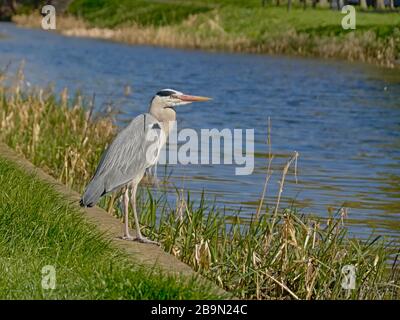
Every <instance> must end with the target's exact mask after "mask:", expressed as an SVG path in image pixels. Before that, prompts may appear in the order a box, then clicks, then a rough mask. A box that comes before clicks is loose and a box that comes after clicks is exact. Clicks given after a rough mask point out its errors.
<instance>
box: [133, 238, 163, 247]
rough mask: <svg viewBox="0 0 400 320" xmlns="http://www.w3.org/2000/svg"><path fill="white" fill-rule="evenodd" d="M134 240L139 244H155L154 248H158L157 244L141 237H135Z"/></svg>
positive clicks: (158, 244)
mask: <svg viewBox="0 0 400 320" xmlns="http://www.w3.org/2000/svg"><path fill="white" fill-rule="evenodd" d="M135 240H136V241H139V242H141V243H149V244H155V245H156V246H160V243H159V242H157V241H153V240H150V239H147V238H146V237H143V236H142V237H137V238H136V239H135Z"/></svg>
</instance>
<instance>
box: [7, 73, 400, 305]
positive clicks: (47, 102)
mask: <svg viewBox="0 0 400 320" xmlns="http://www.w3.org/2000/svg"><path fill="white" fill-rule="evenodd" d="M0 78H1V77H0ZM18 78H19V80H18V79H17V80H15V81H14V85H13V86H11V87H7V86H5V85H0V139H1V140H2V141H5V142H6V143H7V144H8V145H9V146H11V147H12V148H14V149H15V150H17V151H18V152H20V153H21V154H22V155H24V156H25V157H27V158H28V159H29V160H31V161H32V162H34V163H35V164H36V165H38V166H40V167H41V168H44V169H45V170H46V171H47V172H48V173H50V174H51V175H53V176H54V177H55V178H56V179H58V180H60V181H63V182H64V183H66V184H67V185H69V186H72V187H73V188H74V189H75V190H77V191H78V192H81V191H82V189H83V188H84V186H85V185H86V184H87V182H88V180H89V179H90V177H91V175H92V174H93V172H94V170H95V167H96V164H97V162H98V160H99V158H100V155H101V153H102V152H103V150H104V149H105V148H106V145H107V142H108V141H110V139H112V137H113V136H114V134H115V129H114V127H113V125H112V121H111V119H110V117H109V116H101V115H97V116H95V117H93V116H92V117H89V114H90V112H89V111H88V110H87V109H86V107H85V104H82V103H81V101H82V99H78V98H77V99H74V100H71V101H70V100H68V99H66V95H62V98H61V99H56V98H55V96H54V94H53V93H52V92H51V91H46V90H45V91H44V93H43V92H41V91H35V90H34V91H24V90H23V87H22V84H21V83H22V80H23V75H22V73H20V74H19V77H18ZM266 174H267V173H266ZM1 176H2V175H1ZM2 179H4V178H2ZM5 181H6V182H2V181H0V183H2V184H6V185H7V184H12V183H13V182H15V184H14V185H13V186H14V188H11V189H10V190H11V191H10V194H11V195H13V197H14V198H13V199H12V201H10V200H9V197H10V196H8V195H7V193H5V194H4V193H2V194H1V197H3V198H4V197H5V199H6V201H8V207H7V210H5V211H6V212H8V211H10V212H11V210H13V211H12V212H14V214H12V215H11V214H10V213H8V214H7V215H6V216H4V217H5V221H4V224H2V225H1V228H4V229H2V230H0V237H4V238H5V239H7V240H5V241H7V242H9V241H11V240H10V238H12V239H14V237H10V232H11V231H10V230H15V232H14V234H17V235H18V237H17V236H15V240H14V241H17V240H18V243H16V244H15V245H14V246H13V247H12V248H14V250H15V252H18V255H17V256H18V257H20V258H21V259H28V258H27V256H26V255H24V253H26V252H29V251H30V250H33V252H34V253H35V254H33V255H32V254H31V255H29V257H34V258H32V259H33V260H32V261H35V265H36V266H37V268H39V267H41V266H42V264H43V263H46V264H52V263H53V262H54V259H58V258H60V259H61V258H63V259H62V261H66V262H67V261H68V259H67V257H68V255H71V251H70V250H68V251H67V252H64V255H63V254H61V253H58V254H57V253H55V248H58V245H59V243H58V242H57V239H59V236H56V237H54V238H49V237H45V234H46V232H44V231H43V230H52V231H51V233H50V235H51V234H53V232H54V234H60V233H61V234H62V237H61V238H62V239H63V241H78V243H79V244H80V245H74V246H73V244H72V243H73V242H68V243H69V248H71V247H72V246H73V247H74V248H76V250H78V251H76V252H74V257H75V258H76V259H75V260H74V261H75V262H73V263H72V266H76V267H77V268H78V266H81V267H82V272H83V275H82V277H84V276H86V275H87V274H86V272H87V273H90V272H92V271H93V266H97V265H98V268H99V269H100V270H99V271H98V273H99V274H100V276H99V277H100V278H101V275H103V273H102V271H104V270H106V269H107V268H108V267H107V266H108V265H109V263H110V262H109V261H110V260H107V259H109V258H107V257H108V255H106V257H105V256H103V255H102V252H103V253H104V254H105V252H110V251H108V250H106V249H104V251H102V249H101V247H102V246H103V245H100V248H99V247H98V246H97V244H96V243H97V242H96V241H94V242H96V243H95V244H93V248H92V244H90V243H91V242H90V241H89V240H90V239H86V240H85V241H82V242H80V237H89V238H90V236H89V235H85V236H84V235H82V234H81V233H79V235H80V236H79V237H78V238H77V239H76V240H74V239H71V238H70V235H75V234H76V233H77V232H78V230H86V229H85V228H86V227H84V225H81V226H80V227H79V228H78V225H80V223H79V224H76V226H77V227H76V228H71V226H68V225H67V224H66V223H65V221H63V220H60V219H61V218H62V217H65V218H66V219H67V218H68V219H71V220H69V221H74V220H73V219H75V218H73V219H72V218H71V216H70V215H68V210H66V209H65V207H64V206H61V207H60V206H58V205H57V203H58V201H57V202H55V204H54V205H53V203H47V202H48V201H45V202H44V204H46V206H47V205H48V206H49V207H48V208H49V210H50V209H51V210H50V211H51V214H50V213H49V215H50V216H49V215H47V218H49V217H51V220H50V221H48V222H49V223H50V222H51V223H53V225H52V228H50V229H48V228H42V227H40V225H38V223H37V221H38V219H29V217H30V216H28V218H27V214H26V213H27V212H29V210H31V209H30V208H31V207H32V208H37V207H38V206H39V204H40V203H42V202H43V199H47V198H45V197H46V192H45V193H43V194H40V193H39V192H28V193H27V194H25V195H22V196H20V197H18V199H17V198H16V197H17V194H18V192H20V191H19V190H24V188H22V189H21V186H24V187H25V186H26V187H27V188H28V187H29V186H31V184H29V182H30V181H31V179H30V178H29V179H28V178H26V180H24V181H18V180H17V179H14V178H12V179H6V180H5ZM17 187H18V188H17ZM261 189H262V186H260V190H261ZM36 194H37V195H39V199H40V203H38V202H37V201H38V200H37V199H36V198H35V199H36V200H34V199H32V198H31V197H34V196H35V195H36ZM19 199H24V200H25V201H24V202H21V203H20V202H19ZM51 199H52V202H54V200H53V197H51ZM1 200H2V199H1ZM138 200H139V201H138V208H139V211H140V212H141V224H142V226H143V233H144V234H145V235H147V236H148V237H150V238H152V239H154V240H157V241H159V242H160V243H161V245H162V248H163V249H164V250H165V251H167V252H170V253H172V254H174V255H175V256H176V257H178V258H179V259H180V260H182V261H184V262H185V263H187V264H189V265H190V266H192V268H193V269H195V270H197V271H199V272H200V273H201V274H203V275H204V276H206V277H207V278H209V279H210V280H211V281H214V282H215V283H216V284H218V285H219V286H221V287H222V288H225V289H226V290H228V291H230V292H232V293H233V294H234V295H235V296H237V297H240V298H247V299H271V298H272V299H294V298H300V299H399V298H400V286H399V275H400V272H399V264H398V261H397V255H398V252H399V245H398V244H388V243H387V242H385V239H383V238H379V237H375V236H371V238H370V239H368V240H360V239H357V238H352V237H351V236H350V235H349V234H348V232H347V227H346V218H345V217H344V215H343V214H342V212H338V213H336V214H332V215H331V216H330V217H329V219H320V218H318V217H310V216H303V215H300V214H299V213H298V212H297V210H296V209H295V208H287V209H283V210H281V209H279V210H276V211H275V208H274V206H273V204H270V205H269V206H268V207H266V206H263V208H262V211H261V212H260V217H259V218H256V217H253V221H252V222H250V221H246V220H244V219H242V218H241V217H239V216H238V215H237V214H236V213H235V212H230V213H227V214H223V213H221V212H218V210H216V209H215V207H214V206H213V203H212V202H209V201H208V200H207V199H203V201H202V202H201V203H200V204H197V205H195V204H194V203H193V202H192V201H191V199H190V193H179V194H178V195H177V205H176V207H175V206H171V203H169V202H167V201H166V196H165V195H162V196H160V197H159V198H154V197H153V195H152V193H151V192H150V191H147V190H146V189H145V188H143V187H142V188H141V192H140V196H139V198H138ZM11 204H12V206H11ZM1 205H4V201H3V200H2V201H1V202H0V206H1ZM14 206H15V207H14ZM18 206H20V207H18ZM100 206H102V207H103V208H106V209H108V210H109V211H110V212H112V213H113V214H114V215H116V216H118V217H120V216H121V212H120V210H119V208H118V206H117V204H116V203H115V202H114V201H113V198H112V197H105V198H103V199H102V201H101V202H100ZM275 206H276V205H275ZM18 208H19V209H18ZM21 208H22V209H21ZM20 209H21V210H20ZM33 214H39V217H42V216H43V215H42V213H38V212H37V210H34V213H33ZM17 217H19V218H17ZM32 217H33V216H32ZM44 217H46V215H45V216H44ZM54 217H57V219H54ZM156 217H158V219H156ZM0 219H1V217H0ZM12 219H14V220H12ZM130 221H131V222H133V219H132V217H131V220H130ZM23 223H27V224H28V225H27V226H26V225H25V227H24V228H22V225H23ZM64 225H65V228H67V229H65V230H64V229H63V228H64ZM22 229H24V230H28V233H23V232H22ZM36 230H39V231H40V230H42V231H40V232H36ZM61 230H63V231H61ZM47 235H49V232H47ZM49 239H51V240H52V241H49ZM95 239H97V237H95ZM40 241H41V242H40ZM92 242H93V241H92ZM2 243H4V242H3V241H0V248H3V247H4V248H5V250H8V246H4V244H3V245H2ZM21 243H26V245H21ZM38 243H39V244H38ZM88 243H89V244H88ZM36 244H38V245H36ZM31 248H32V249H31ZM48 248H49V252H50V253H49V254H48V255H47V256H48V257H49V258H48V259H42V258H40V257H41V254H42V253H46V252H47V251H46V250H47V249H48ZM81 248H83V249H82V250H81ZM87 248H91V250H93V249H96V248H97V249H96V251H95V252H94V253H93V251H87ZM79 253H81V255H80V254H79ZM85 253H86V254H85ZM1 255H2V256H4V254H1ZM35 257H38V258H35ZM29 259H30V258H29ZM34 259H37V260H34ZM52 259H53V260H52ZM102 259H104V260H102ZM24 261H25V260H24ZM57 261H58V260H56V262H57ZM84 261H90V263H89V262H88V263H87V264H84V265H82V263H83V262H84ZM102 261H106V262H104V263H103V262H102ZM396 261H397V262H396ZM57 265H59V266H60V268H62V267H63V265H64V263H58V264H57ZM88 265H89V266H90V268H89V267H87V266H88ZM345 265H354V266H355V267H356V268H357V282H356V289H355V290H351V291H348V290H343V289H342V287H341V282H342V280H343V274H342V272H341V270H342V268H343V267H344V266H345ZM28 266H30V268H32V270H33V271H31V272H33V273H34V274H36V273H35V272H37V270H38V269H35V268H34V267H33V266H32V264H29V263H28ZM11 267H12V266H11ZM21 268H23V266H22V267H21ZM103 268H104V269H103ZM117 269H118V268H116V267H115V268H113V271H115V270H117ZM18 270H19V269H15V270H14V271H13V272H19V271H18ZM21 270H23V269H21ZM62 270H63V269H61V271H60V272H63V271H62ZM68 270H70V269H68ZM68 270H65V272H64V274H65V277H67V276H68V275H69V273H68V272H67V271H68ZM26 273H28V272H26ZM78 274H79V273H78ZM118 274H120V273H117V275H118ZM96 275H97V273H96ZM107 275H108V276H109V277H111V278H110V280H109V281H110V282H109V284H110V285H111V286H112V285H119V284H120V283H121V282H120V281H119V280H118V279H121V278H122V275H121V276H120V277H118V276H117V278H118V279H117V280H118V281H117V280H115V278H113V277H114V276H116V275H115V274H114V273H108V274H107ZM92 276H95V275H92ZM19 277H23V274H22V275H16V276H15V277H13V278H12V279H14V280H15V281H16V279H18V278H19ZM71 277H72V278H73V279H72V283H76V282H74V281H75V280H74V279H76V276H75V277H73V276H72V275H71ZM132 277H134V275H132ZM85 279H86V278H85ZM90 279H92V278H90ZM106 279H108V278H106ZM26 281H29V279H27V280H26ZM68 281H69V280H68ZM68 281H66V282H65V283H68ZM114 282H115V283H114ZM89 283H90V282H89ZM93 283H94V285H95V284H96V283H97V282H96V281H95V280H93ZM107 283H108V282H107ZM123 283H125V282H122V285H123ZM132 283H133V282H132ZM78 285H79V284H77V286H78ZM81 285H82V283H81ZM132 285H133V284H132ZM4 286H5V285H2V286H0V287H4ZM6 286H8V285H6ZM126 287H129V286H128V285H126ZM95 288H98V287H96V286H95ZM173 288H174V287H172V285H171V288H170V289H168V290H171V291H168V294H174V291H173V290H174V289H173ZM146 292H147V291H146ZM151 292H152V291H150V293H149V294H151ZM87 294H89V293H87ZM100 294H101V293H100ZM165 294H167V293H165ZM182 294H185V291H183V293H182Z"/></svg>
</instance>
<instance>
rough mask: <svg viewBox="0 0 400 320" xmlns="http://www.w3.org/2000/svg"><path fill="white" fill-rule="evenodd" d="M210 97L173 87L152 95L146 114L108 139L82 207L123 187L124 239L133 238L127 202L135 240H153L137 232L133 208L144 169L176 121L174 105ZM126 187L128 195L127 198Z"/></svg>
mask: <svg viewBox="0 0 400 320" xmlns="http://www.w3.org/2000/svg"><path fill="white" fill-rule="evenodd" d="M208 100H210V98H207V97H200V96H192V95H187V94H183V93H182V92H179V91H176V90H173V89H163V90H161V91H159V92H157V94H156V95H155V96H154V97H153V99H152V100H151V102H150V108H149V112H148V113H143V114H141V115H139V116H137V117H136V118H134V119H133V120H132V121H131V122H130V124H129V125H128V126H127V127H126V128H125V129H123V130H122V131H121V132H120V133H119V134H118V135H117V136H116V137H115V138H114V140H113V141H112V143H111V144H110V146H109V147H108V148H107V150H106V151H105V152H104V153H103V155H102V157H101V159H100V162H99V164H98V166H97V169H96V171H95V174H94V176H93V178H92V179H91V181H90V182H89V184H88V185H87V187H86V189H85V192H84V194H83V196H82V198H81V200H80V204H81V206H82V207H92V206H94V205H96V203H97V202H98V201H99V199H100V198H101V197H102V196H104V195H105V194H107V193H110V192H113V191H117V190H121V189H123V201H122V204H123V211H124V233H123V236H122V238H123V239H125V240H135V239H134V238H133V237H132V236H131V235H130V234H129V220H128V212H129V202H130V204H131V206H132V209H133V214H134V219H135V227H136V240H138V241H140V242H145V243H155V242H154V241H151V240H149V239H147V238H146V237H144V236H143V235H142V233H141V231H140V225H139V219H138V214H137V210H136V191H137V187H138V184H139V182H140V181H141V180H142V178H143V176H144V173H145V171H146V170H147V169H149V168H150V167H152V166H154V165H155V164H156V163H157V161H158V158H159V155H160V150H161V148H162V147H163V145H164V144H165V143H166V140H167V139H166V138H167V137H168V134H169V132H170V130H171V126H170V124H171V123H172V122H174V121H175V120H176V111H175V107H177V106H181V105H186V104H189V103H192V102H195V101H208ZM129 189H131V196H130V197H129Z"/></svg>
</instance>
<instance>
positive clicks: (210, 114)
mask: <svg viewBox="0 0 400 320" xmlns="http://www.w3.org/2000/svg"><path fill="white" fill-rule="evenodd" d="M0 34H3V35H5V36H6V37H5V38H3V39H1V40H0V67H2V68H3V67H5V66H6V65H7V64H8V63H10V62H11V65H10V67H9V69H8V72H9V73H10V74H13V73H14V72H15V70H16V69H17V67H18V65H19V64H20V62H21V60H24V61H25V75H26V81H27V82H28V84H30V85H31V86H34V85H38V86H43V85H48V84H53V85H54V87H55V89H56V90H58V91H60V90H61V89H62V88H64V87H67V88H68V89H69V92H70V93H71V96H72V95H73V93H74V92H75V91H76V90H79V91H80V92H82V93H83V94H84V95H86V96H88V97H91V96H92V95H93V93H95V94H96V108H97V109H98V110H102V109H104V108H108V107H110V106H111V107H113V108H117V109H119V110H121V111H123V114H121V115H119V118H118V123H119V124H120V125H121V126H123V125H124V123H125V121H126V120H127V119H129V118H131V117H134V116H135V115H137V114H139V113H141V112H144V111H146V110H147V108H148V103H149V101H150V99H151V97H152V95H153V94H154V93H155V92H156V91H158V90H159V89H161V88H165V87H168V88H175V89H178V90H180V91H183V92H187V93H192V94H197V95H205V96H210V97H213V100H212V101H211V102H209V103H205V104H198V105H191V106H189V107H185V108H181V109H180V110H179V113H178V118H179V119H178V125H179V128H194V129H196V130H200V129H201V128H217V129H223V128H231V129H233V128H243V129H246V128H254V129H255V152H256V155H257V157H256V163H255V171H254V173H253V174H252V175H249V176H235V175H234V168H235V166H230V165H209V166H200V165H187V166H183V165H176V166H171V167H170V168H169V169H171V170H172V182H173V183H175V185H176V186H177V187H182V186H184V188H185V189H188V190H191V191H192V193H194V194H197V195H198V194H199V193H200V192H201V191H202V190H203V189H204V190H206V194H207V196H208V198H210V199H214V198H215V197H216V199H217V203H218V204H219V205H220V206H226V207H227V209H228V211H229V210H234V209H238V208H241V209H242V214H243V215H249V214H251V213H254V212H255V206H256V203H257V200H258V199H259V196H260V194H261V191H262V187H263V183H264V179H265V174H266V164H267V158H266V154H267V150H268V149H267V146H266V144H265V141H266V135H267V125H266V123H267V118H268V117H270V118H271V123H272V149H273V153H274V154H275V155H276V158H275V159H274V165H273V170H274V174H273V176H272V178H271V181H270V183H269V186H268V193H267V203H268V204H269V205H273V204H274V203H275V199H276V195H277V191H278V183H277V182H278V180H279V178H280V175H281V170H282V168H283V166H284V163H285V162H286V161H287V159H288V158H289V157H290V155H291V154H292V152H293V151H295V150H296V151H298V152H299V153H300V158H299V161H298V183H297V184H296V183H295V179H294V177H293V174H292V171H291V173H290V174H289V175H288V177H287V180H286V185H285V188H284V194H283V199H282V206H290V205H291V204H292V203H294V204H296V206H297V207H299V208H301V211H302V212H304V213H306V214H316V215H320V216H325V215H326V214H327V212H328V208H333V210H336V209H338V208H340V207H341V206H342V205H345V206H346V207H347V208H349V221H351V224H352V230H353V231H354V232H355V233H359V234H366V233H369V232H370V231H371V229H373V230H375V232H376V233H378V234H385V235H390V236H397V235H398V234H399V230H400V161H399V160H400V72H399V71H398V70H388V69H382V68H377V67H372V66H367V65H364V64H351V63H346V62H337V61H322V60H317V59H300V58H288V57H275V56H264V55H247V54H228V53H208V52H201V51H189V50H174V49H165V48H155V47H148V46H128V45H124V44H118V43H113V42H107V41H101V40H93V39H79V38H68V37H64V36H61V35H58V34H55V33H51V32H46V31H41V30H29V29H22V28H18V27H16V26H14V25H13V24H9V23H2V24H0ZM126 86H130V87H131V88H132V94H131V95H130V96H126V95H125V94H124V88H125V87H126ZM160 174H162V170H159V175H160Z"/></svg>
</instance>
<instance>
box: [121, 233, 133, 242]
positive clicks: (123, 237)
mask: <svg viewBox="0 0 400 320" xmlns="http://www.w3.org/2000/svg"><path fill="white" fill-rule="evenodd" d="M121 239H122V240H127V241H133V240H135V238H134V237H132V236H131V235H129V234H128V235H123V236H122V237H121Z"/></svg>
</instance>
